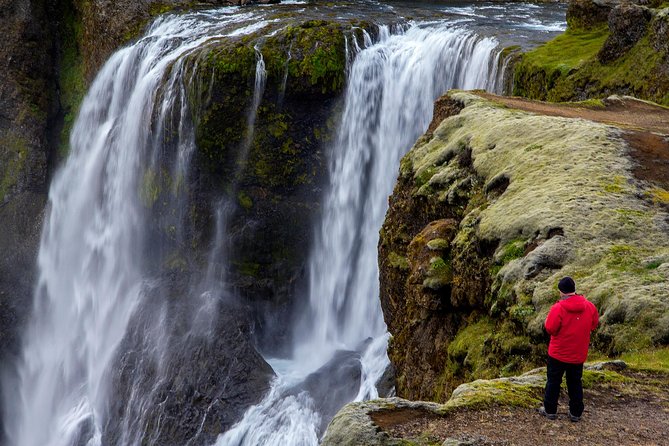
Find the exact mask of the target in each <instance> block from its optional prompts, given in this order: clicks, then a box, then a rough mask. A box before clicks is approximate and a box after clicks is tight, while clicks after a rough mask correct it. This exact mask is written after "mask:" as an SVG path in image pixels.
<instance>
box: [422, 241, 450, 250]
mask: <svg viewBox="0 0 669 446" xmlns="http://www.w3.org/2000/svg"><path fill="white" fill-rule="evenodd" d="M450 245H451V243H450V242H449V241H448V240H446V239H443V238H435V239H432V240H430V241H429V242H427V247H428V248H429V249H431V250H433V251H441V250H444V249H448V248H449V246H450Z"/></svg>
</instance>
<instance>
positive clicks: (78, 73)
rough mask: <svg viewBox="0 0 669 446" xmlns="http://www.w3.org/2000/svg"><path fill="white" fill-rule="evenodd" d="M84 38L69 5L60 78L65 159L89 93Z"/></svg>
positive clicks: (60, 151)
mask: <svg viewBox="0 0 669 446" xmlns="http://www.w3.org/2000/svg"><path fill="white" fill-rule="evenodd" d="M83 38H84V36H83V29H82V23H81V18H80V17H79V16H78V14H77V13H76V12H75V10H74V7H73V6H72V5H69V6H65V7H64V9H63V21H62V27H61V48H62V55H61V62H60V66H61V69H60V73H59V79H58V82H59V87H60V104H61V107H62V110H63V128H62V130H61V133H60V144H59V148H58V155H59V156H60V157H61V158H64V157H66V156H67V154H68V153H69V151H70V132H71V131H72V126H73V125H74V121H75V119H76V117H77V114H78V113H79V106H80V105H81V101H82V100H83V99H84V95H85V94H86V78H85V74H84V72H85V69H84V60H83V57H82V55H81V41H82V39H83Z"/></svg>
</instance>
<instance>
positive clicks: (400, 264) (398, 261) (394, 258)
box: [388, 252, 409, 271]
mask: <svg viewBox="0 0 669 446" xmlns="http://www.w3.org/2000/svg"><path fill="white" fill-rule="evenodd" d="M388 262H389V263H390V266H392V267H393V268H398V269H401V270H405V271H408V270H409V260H408V259H407V258H406V257H404V256H401V255H399V254H397V253H395V252H391V253H390V254H388Z"/></svg>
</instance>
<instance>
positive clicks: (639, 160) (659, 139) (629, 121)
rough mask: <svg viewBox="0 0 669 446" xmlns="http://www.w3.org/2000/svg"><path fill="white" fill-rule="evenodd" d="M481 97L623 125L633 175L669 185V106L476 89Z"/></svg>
mask: <svg viewBox="0 0 669 446" xmlns="http://www.w3.org/2000/svg"><path fill="white" fill-rule="evenodd" d="M474 93H476V94H477V95H478V96H481V97H482V98H485V99H489V100H491V101H494V102H497V103H501V104H504V105H506V106H507V107H510V108H514V109H518V110H524V111H527V112H531V113H537V114H542V115H547V116H561V117H565V118H581V119H587V120H589V121H595V122H601V123H604V124H612V125H615V126H616V127H620V128H622V129H624V133H623V138H624V139H625V140H626V141H627V143H628V145H629V147H630V156H631V157H632V159H633V160H634V161H635V162H636V163H635V168H634V175H635V176H636V177H637V178H638V179H640V180H645V181H650V182H652V183H654V184H657V185H658V186H660V187H664V188H665V189H667V188H669V108H665V107H660V106H657V105H653V104H650V103H647V102H643V101H638V100H634V99H631V98H622V99H620V100H608V99H605V100H604V101H603V102H604V105H605V107H604V108H600V107H590V106H587V105H580V104H577V103H574V104H553V103H549V102H539V101H532V100H529V99H523V98H518V97H507V96H496V95H494V94H490V93H486V92H483V91H476V92H474Z"/></svg>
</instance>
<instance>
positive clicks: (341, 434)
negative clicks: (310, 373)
mask: <svg viewBox="0 0 669 446" xmlns="http://www.w3.org/2000/svg"><path fill="white" fill-rule="evenodd" d="M439 409H440V406H439V405H437V404H433V403H426V402H422V401H407V400H403V399H401V398H388V399H380V400H373V401H365V402H360V403H350V404H347V405H346V406H344V408H343V409H342V410H341V411H339V413H338V414H337V416H336V417H335V418H334V419H333V420H332V422H330V425H329V426H328V428H327V431H326V432H325V435H324V436H323V440H322V442H321V446H390V445H392V444H397V442H396V440H395V439H393V438H391V437H390V435H388V433H386V432H385V431H383V430H382V429H380V428H379V426H378V425H377V424H376V423H375V422H374V419H373V416H374V414H375V413H379V412H393V411H404V410H409V411H420V412H425V413H428V414H435V415H436V414H437V412H438V410H439Z"/></svg>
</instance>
